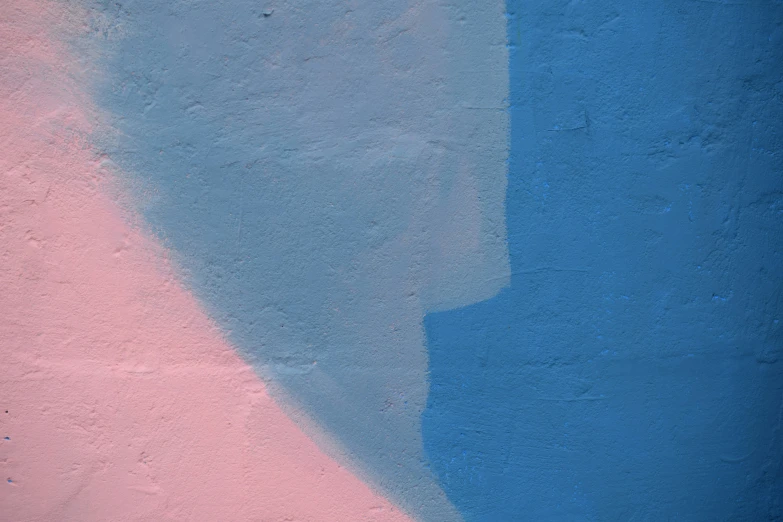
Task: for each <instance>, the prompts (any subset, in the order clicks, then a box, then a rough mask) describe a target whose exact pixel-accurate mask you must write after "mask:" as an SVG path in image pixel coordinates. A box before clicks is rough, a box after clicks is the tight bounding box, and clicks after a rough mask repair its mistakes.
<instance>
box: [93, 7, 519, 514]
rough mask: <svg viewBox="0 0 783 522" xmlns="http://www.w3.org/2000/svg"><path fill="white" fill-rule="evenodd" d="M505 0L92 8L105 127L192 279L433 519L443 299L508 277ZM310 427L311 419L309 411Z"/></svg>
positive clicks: (495, 286)
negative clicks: (430, 444)
mask: <svg viewBox="0 0 783 522" xmlns="http://www.w3.org/2000/svg"><path fill="white" fill-rule="evenodd" d="M503 11H504V5H503V2H502V0H492V1H485V2H480V3H476V2H469V1H466V0H451V1H446V2H444V1H440V0H437V1H436V0H393V1H392V0H389V1H382V2H378V1H373V2H358V1H351V0H349V1H343V0H339V1H338V0H328V1H324V0H318V1H315V0H305V1H301V2H287V1H283V0H269V1H266V2H263V1H258V0H252V1H251V0H231V1H215V0H210V1H199V0H191V1H172V2H161V1H159V0H135V1H126V2H108V1H106V2H99V3H98V4H94V8H93V14H94V15H95V16H94V27H95V29H96V31H95V36H96V38H97V39H98V40H99V47H102V48H104V49H108V54H107V55H106V56H105V63H104V64H103V65H104V67H103V69H102V70H101V75H102V76H101V78H102V80H103V83H102V86H101V89H102V90H101V91H100V92H98V93H97V98H98V100H99V101H100V102H101V105H102V108H103V109H104V110H105V112H106V113H107V114H108V118H109V120H108V124H109V125H108V126H107V129H106V133H107V134H106V138H105V143H104V144H103V145H104V147H105V149H106V151H107V152H108V155H109V157H110V158H111V159H112V160H113V161H114V162H115V163H116V164H117V166H118V169H117V170H118V172H120V174H121V175H122V176H124V179H123V181H124V183H125V184H127V185H128V186H131V187H134V190H135V196H136V203H137V204H138V209H139V210H141V214H142V215H143V217H144V219H145V220H146V223H147V224H148V225H149V227H150V228H151V229H152V230H153V231H154V233H155V234H157V236H158V237H159V238H160V239H161V240H162V241H163V242H164V244H165V245H166V246H167V247H169V248H170V249H171V251H172V254H173V257H174V260H175V262H176V263H178V264H179V266H180V267H181V268H182V271H183V273H184V276H185V280H186V283H187V284H188V285H189V286H190V287H191V288H192V289H193V292H194V293H195V294H196V296H197V297H198V298H199V299H200V300H201V301H202V302H203V303H204V305H205V307H206V308H207V310H208V311H209V313H210V314H211V316H212V317H214V318H215V319H216V321H217V322H218V324H219V325H220V326H221V327H222V328H223V329H224V330H225V331H226V332H227V334H228V337H229V339H230V340H231V341H232V342H233V343H234V344H235V345H236V346H237V347H238V349H239V350H240V351H241V352H242V354H243V355H244V356H245V357H246V358H247V359H248V360H249V361H250V362H252V363H253V364H254V366H255V367H256V368H257V369H258V371H259V373H260V374H261V375H262V376H263V377H264V378H265V379H266V380H267V381H268V382H269V383H270V386H271V388H272V389H273V391H274V393H275V394H276V396H277V397H278V398H279V399H282V400H284V401H286V403H287V404H288V406H289V408H290V410H289V411H290V413H292V414H293V415H295V416H299V415H301V417H304V418H313V419H314V420H315V421H316V424H317V425H318V428H319V430H322V432H311V435H313V436H315V437H317V438H318V439H319V441H321V442H322V445H323V447H324V448H327V449H328V448H335V447H336V449H335V453H336V455H335V456H337V457H338V459H340V460H341V461H342V462H346V461H347V462H348V463H350V464H351V465H352V467H353V468H354V469H357V468H358V471H359V473H360V475H361V476H362V477H364V478H366V479H368V480H369V481H370V482H371V483H373V484H375V485H379V486H380V487H381V488H382V490H383V491H384V492H385V493H387V494H389V495H390V496H391V498H392V499H393V500H395V501H397V502H400V503H401V505H402V507H404V508H405V509H407V510H409V511H411V512H412V513H413V514H415V515H416V516H419V517H421V518H423V519H427V520H433V521H439V522H442V521H449V520H457V519H459V515H458V513H457V512H456V510H455V509H454V508H453V506H451V504H450V503H449V502H448V500H447V499H446V497H445V495H444V494H443V492H442V491H441V490H440V488H439V487H438V485H437V480H436V479H435V477H434V476H433V475H432V474H431V472H430V470H429V468H428V467H427V465H426V462H424V456H423V448H422V443H421V426H420V418H421V412H422V411H423V409H424V406H425V402H426V394H427V387H428V382H427V373H426V372H427V352H426V348H425V345H424V331H423V327H422V320H423V316H424V314H425V312H426V311H427V310H437V309H444V308H449V307H455V306H461V305H465V304H469V303H471V302H475V301H477V300H481V299H486V298H488V297H490V296H492V295H493V294H494V293H496V292H497V291H498V290H499V289H500V288H501V287H502V286H504V285H505V284H507V282H508V277H509V267H508V255H507V249H506V241H505V239H506V238H505V221H504V207H503V201H504V198H505V183H506V166H505V161H506V158H507V139H508V125H507V122H508V113H507V111H506V110H505V103H506V100H507V97H508V71H507V64H508V50H507V47H506V28H505V19H504V17H503ZM307 425H308V426H309V424H307Z"/></svg>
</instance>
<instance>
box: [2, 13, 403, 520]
mask: <svg viewBox="0 0 783 522" xmlns="http://www.w3.org/2000/svg"><path fill="white" fill-rule="evenodd" d="M84 16H85V13H82V12H79V11H78V10H65V9H63V5H62V4H58V3H48V2H43V1H41V0H35V1H24V0H17V1H15V2H13V5H8V4H4V5H3V6H1V7H0V60H1V63H2V69H1V71H2V72H1V73H0V197H1V198H0V245H1V247H0V261H1V264H0V267H1V269H0V287H2V293H0V310H2V315H0V360H2V368H3V370H2V378H1V379H0V436H2V439H0V473H2V479H3V480H2V484H1V485H0V520H3V521H9V522H12V521H13V522H17V521H19V522H21V521H42V522H43V521H46V522H51V521H78V522H89V521H95V522H98V521H100V522H107V521H123V520H129V521H130V520H150V521H153V520H154V521H166V520H170V521H184V520H194V521H210V522H213V521H220V520H235V521H242V520H262V521H270V522H272V521H281V522H282V521H293V520H296V521H326V520H329V521H337V520H345V521H353V520H355V521H360V520H361V521H363V520H374V521H400V522H402V521H406V520H409V519H408V518H407V517H406V516H405V515H404V514H403V513H402V512H401V511H400V510H399V509H397V508H395V507H394V506H392V505H391V504H390V503H389V502H388V501H386V500H385V499H383V498H382V497H380V496H378V495H377V494H376V493H374V492H373V491H371V490H370V489H369V488H368V487H367V486H366V485H365V484H363V483H362V482H361V481H359V480H357V478H355V477H354V476H353V475H352V474H351V473H350V472H349V471H348V470H347V469H346V468H345V467H342V466H341V465H339V464H338V463H337V462H335V461H334V460H332V459H331V458H330V457H328V456H326V455H325V454H324V453H323V452H322V451H321V450H320V449H319V448H318V447H316V445H315V444H314V443H313V442H312V441H311V440H310V439H308V437H307V436H305V434H304V433H303V432H302V431H301V429H300V428H299V427H298V426H296V425H295V424H294V423H293V421H291V420H290V419H289V418H288V417H287V416H286V415H285V414H284V413H283V411H282V410H281V409H280V408H279V407H278V406H277V405H276V404H275V403H274V401H273V400H272V399H271V397H270V395H269V393H268V391H267V389H266V387H265V385H264V384H263V383H262V382H261V381H260V380H259V379H258V376H257V374H256V373H255V372H254V370H253V369H252V368H251V367H250V366H248V365H247V364H246V363H245V362H244V361H242V360H241V358H240V357H239V356H238V354H237V353H236V351H235V348H234V347H232V346H231V345H229V344H228V343H227V342H226V340H225V339H224V337H223V335H222V334H221V333H220V331H219V329H218V328H217V327H216V326H215V325H214V324H213V323H212V321H211V320H210V319H209V318H207V317H206V315H205V314H204V313H203V311H202V309H201V307H200V305H199V304H198V303H197V302H196V300H195V299H194V298H193V296H192V295H191V294H189V293H188V292H186V291H185V290H184V289H183V288H182V287H181V285H180V284H179V282H178V281H177V278H176V275H175V274H174V273H173V272H172V270H171V269H170V268H168V264H167V263H166V261H165V256H166V254H165V252H164V251H162V249H161V248H160V247H159V246H157V245H156V244H155V243H154V242H153V241H151V240H149V239H148V238H146V237H145V236H144V235H143V234H142V233H141V232H140V231H139V230H138V229H134V228H131V227H129V226H128V225H127V224H126V223H125V222H124V221H123V219H121V217H120V213H119V209H118V207H117V206H116V204H115V202H113V201H112V200H111V199H110V198H108V197H107V196H106V194H107V193H108V191H107V190H106V189H107V188H108V185H110V177H107V176H108V173H107V171H106V169H105V168H103V164H104V158H102V157H101V156H99V155H96V154H95V152H94V149H93V148H92V147H91V145H90V141H91V133H92V132H93V131H94V129H93V127H92V121H93V120H94V114H93V113H92V111H91V109H90V104H89V101H88V99H86V98H85V97H84V96H83V94H82V93H81V92H80V88H79V86H78V82H77V81H76V80H77V79H78V78H79V77H80V76H81V72H83V71H81V70H80V67H79V63H80V62H79V61H78V60H75V59H74V58H73V57H72V56H70V55H69V54H68V53H67V52H65V51H64V50H63V48H62V45H61V44H60V43H59V41H58V40H60V39H62V38H65V37H67V36H68V35H67V34H66V33H64V32H63V31H64V30H65V29H79V27H80V25H81V24H82V22H83V20H84V19H85V18H84ZM71 36H73V33H71Z"/></svg>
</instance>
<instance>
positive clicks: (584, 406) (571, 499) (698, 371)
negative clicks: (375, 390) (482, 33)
mask: <svg viewBox="0 0 783 522" xmlns="http://www.w3.org/2000/svg"><path fill="white" fill-rule="evenodd" d="M508 6H509V7H508V10H509V25H508V28H509V41H510V50H511V55H510V78H511V100H510V111H511V117H512V122H511V126H512V131H511V156H510V161H509V185H508V193H507V226H508V235H509V238H508V241H509V251H510V255H511V267H512V277H511V284H510V286H509V288H507V289H505V290H503V291H502V292H501V293H500V294H499V295H497V296H496V297H495V298H493V299H490V300H488V301H485V302H482V303H479V304H476V305H472V306H469V307H466V308H461V309H457V310H454V311H448V312H441V313H434V314H430V315H428V316H427V317H426V318H425V327H426V332H427V339H428V347H429V353H430V372H431V390H430V396H429V400H428V405H427V409H426V411H425V413H424V415H423V434H424V442H425V449H426V452H427V454H428V456H429V459H430V461H431V464H432V467H433V469H434V470H435V471H436V472H437V474H438V476H439V478H440V481H441V484H442V486H443V488H444V489H445V491H446V493H447V495H448V497H449V498H450V499H451V501H452V502H454V504H455V505H457V507H458V508H459V509H460V510H461V511H462V513H463V514H464V516H465V519H466V520H467V521H469V522H470V521H488V522H497V521H516V520H536V521H538V520H545V521H609V520H635V521H642V520H646V521H647V520H649V521H662V520H669V521H717V520H731V521H751V520H754V521H755V520H780V519H781V516H783V513H782V512H781V491H783V481H782V480H781V474H782V473H783V454H782V452H783V432H782V428H781V422H782V418H783V410H782V409H781V408H782V405H781V400H782V398H783V397H782V395H783V360H781V346H782V345H783V336H781V324H780V320H781V319H783V317H781V316H783V285H781V282H782V279H781V275H783V273H782V272H783V270H782V269H783V265H781V253H782V252H781V250H782V247H781V245H783V243H781V241H780V238H781V237H782V236H781V232H783V178H781V173H783V160H782V159H781V145H783V74H782V73H783V67H781V64H783V6H781V4H780V2H772V1H757V2H747V3H736V4H727V3H721V2H707V1H693V2H690V1H688V2H685V1H683V2H658V1H650V0H644V1H639V2H609V1H599V2H565V1H557V2H551V1H548V0H547V1H545V0H536V1H529V0H525V1H522V0H509V3H508Z"/></svg>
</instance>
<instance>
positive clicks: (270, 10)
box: [261, 9, 275, 18]
mask: <svg viewBox="0 0 783 522" xmlns="http://www.w3.org/2000/svg"><path fill="white" fill-rule="evenodd" d="M274 12H275V10H274V9H264V11H263V12H262V13H261V14H263V15H264V18H269V17H270V16H272V13H274Z"/></svg>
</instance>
